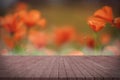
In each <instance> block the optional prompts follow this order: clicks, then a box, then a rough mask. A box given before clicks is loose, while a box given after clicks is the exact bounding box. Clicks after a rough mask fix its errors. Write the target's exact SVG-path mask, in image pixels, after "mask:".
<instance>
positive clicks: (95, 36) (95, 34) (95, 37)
mask: <svg viewBox="0 0 120 80" xmlns="http://www.w3.org/2000/svg"><path fill="white" fill-rule="evenodd" d="M97 36H98V34H97V33H96V32H95V33H94V39H95V48H94V50H95V51H94V52H95V55H96V54H97V38H98V37H97Z"/></svg>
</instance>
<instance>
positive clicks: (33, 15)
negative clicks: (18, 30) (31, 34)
mask: <svg viewBox="0 0 120 80" xmlns="http://www.w3.org/2000/svg"><path fill="white" fill-rule="evenodd" d="M22 16H23V21H24V22H25V24H26V25H27V26H28V27H33V26H34V25H36V24H37V22H38V20H39V19H40V17H41V13H40V12H39V11H38V10H31V11H30V12H28V13H25V12H24V13H23V15H22Z"/></svg>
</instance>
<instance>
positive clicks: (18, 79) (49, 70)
mask: <svg viewBox="0 0 120 80" xmlns="http://www.w3.org/2000/svg"><path fill="white" fill-rule="evenodd" d="M0 80H120V56H82V57H79V56H0Z"/></svg>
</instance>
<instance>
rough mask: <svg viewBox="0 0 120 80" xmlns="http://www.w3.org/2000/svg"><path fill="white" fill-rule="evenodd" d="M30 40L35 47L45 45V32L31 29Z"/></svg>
mask: <svg viewBox="0 0 120 80" xmlns="http://www.w3.org/2000/svg"><path fill="white" fill-rule="evenodd" d="M29 40H30V42H31V43H32V44H33V45H34V46H35V47H36V48H38V49H39V48H42V47H45V46H46V45H47V40H48V39H47V34H45V33H44V32H38V31H31V32H30V35H29Z"/></svg>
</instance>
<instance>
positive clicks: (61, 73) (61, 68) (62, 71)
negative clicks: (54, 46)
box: [58, 56, 67, 80]
mask: <svg viewBox="0 0 120 80" xmlns="http://www.w3.org/2000/svg"><path fill="white" fill-rule="evenodd" d="M58 72H59V76H58V78H59V80H67V73H66V70H65V65H64V57H63V56H60V57H59V70H58Z"/></svg>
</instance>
